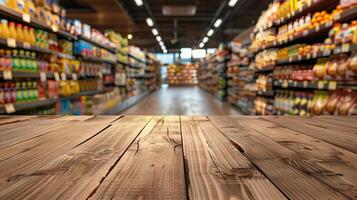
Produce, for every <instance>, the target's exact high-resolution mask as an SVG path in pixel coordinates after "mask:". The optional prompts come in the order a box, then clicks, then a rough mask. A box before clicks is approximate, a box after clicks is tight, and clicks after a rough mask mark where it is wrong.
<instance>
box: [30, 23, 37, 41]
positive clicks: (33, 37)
mask: <svg viewBox="0 0 357 200" xmlns="http://www.w3.org/2000/svg"><path fill="white" fill-rule="evenodd" d="M29 32H30V34H29V36H30V41H31V42H30V43H31V44H32V45H36V36H35V30H34V29H33V28H32V27H30V28H29Z"/></svg>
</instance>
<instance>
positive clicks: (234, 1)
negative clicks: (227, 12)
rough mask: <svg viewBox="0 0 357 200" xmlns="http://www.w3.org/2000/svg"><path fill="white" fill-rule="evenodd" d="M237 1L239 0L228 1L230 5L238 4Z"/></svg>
mask: <svg viewBox="0 0 357 200" xmlns="http://www.w3.org/2000/svg"><path fill="white" fill-rule="evenodd" d="M237 2H238V0H230V1H229V2H228V6H229V7H234V6H235V5H236V4H237Z"/></svg>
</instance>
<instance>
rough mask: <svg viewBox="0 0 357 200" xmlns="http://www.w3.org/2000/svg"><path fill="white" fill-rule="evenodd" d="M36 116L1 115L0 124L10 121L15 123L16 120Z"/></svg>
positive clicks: (24, 119) (20, 120)
mask: <svg viewBox="0 0 357 200" xmlns="http://www.w3.org/2000/svg"><path fill="white" fill-rule="evenodd" d="M36 117H37V116H11V115H10V116H8V115H3V116H1V117H0V125H4V124H10V123H16V122H22V121H26V120H29V119H32V118H36Z"/></svg>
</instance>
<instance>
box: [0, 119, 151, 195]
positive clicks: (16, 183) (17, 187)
mask: <svg viewBox="0 0 357 200" xmlns="http://www.w3.org/2000/svg"><path fill="white" fill-rule="evenodd" d="M107 118H110V117H104V119H107ZM150 118H151V117H135V118H133V117H126V118H123V119H121V120H119V121H118V122H117V123H114V124H113V125H112V126H110V127H109V128H107V129H106V130H104V131H103V132H101V133H100V134H98V135H96V136H95V137H93V138H91V139H90V140H88V141H86V142H85V143H82V144H81V145H79V146H76V147H75V148H73V149H71V150H70V151H68V152H67V153H65V154H62V155H60V156H58V157H57V158H55V159H53V160H51V161H49V162H48V164H46V165H44V166H42V167H38V168H32V169H31V170H28V171H27V172H26V173H24V174H21V175H17V176H13V177H11V178H10V180H8V184H7V185H6V188H5V189H3V190H2V191H1V192H0V199H23V198H29V199H35V198H37V199H86V198H88V197H89V196H90V195H91V194H92V192H93V191H95V189H96V188H97V187H98V186H99V184H100V183H101V181H102V180H103V179H104V178H105V176H106V175H107V173H109V171H110V170H111V168H112V167H113V166H114V165H115V163H116V162H117V161H118V160H119V159H120V157H121V156H122V154H123V153H124V152H125V151H126V149H127V147H128V146H129V145H130V144H131V143H132V142H133V140H134V139H135V138H136V136H137V135H138V134H139V133H140V131H142V130H143V129H144V127H145V126H146V125H147V123H148V121H149V120H150ZM98 120H99V121H102V122H103V118H102V117H99V118H98V119H96V120H95V121H98ZM110 120H112V119H110ZM149 130H150V128H149V129H147V130H146V131H149Z"/></svg>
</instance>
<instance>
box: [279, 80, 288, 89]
mask: <svg viewBox="0 0 357 200" xmlns="http://www.w3.org/2000/svg"><path fill="white" fill-rule="evenodd" d="M281 86H282V87H283V88H287V87H288V86H289V84H288V81H287V80H284V81H283V84H282V85H281Z"/></svg>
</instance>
